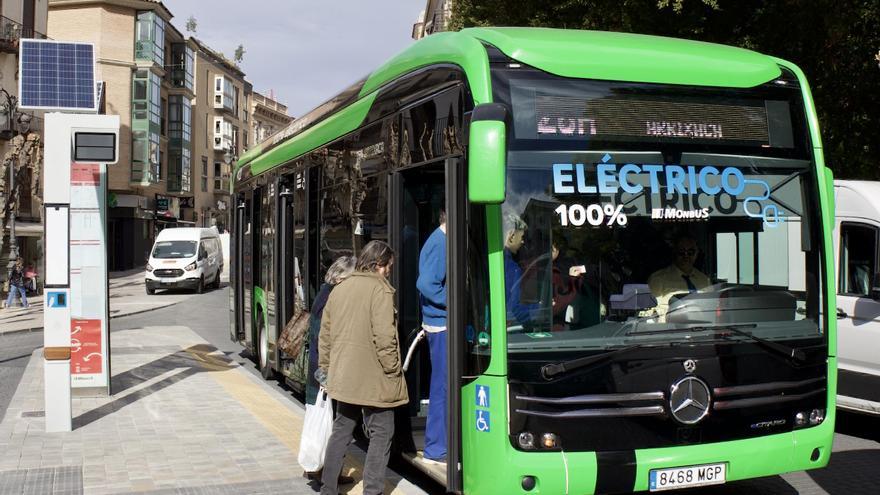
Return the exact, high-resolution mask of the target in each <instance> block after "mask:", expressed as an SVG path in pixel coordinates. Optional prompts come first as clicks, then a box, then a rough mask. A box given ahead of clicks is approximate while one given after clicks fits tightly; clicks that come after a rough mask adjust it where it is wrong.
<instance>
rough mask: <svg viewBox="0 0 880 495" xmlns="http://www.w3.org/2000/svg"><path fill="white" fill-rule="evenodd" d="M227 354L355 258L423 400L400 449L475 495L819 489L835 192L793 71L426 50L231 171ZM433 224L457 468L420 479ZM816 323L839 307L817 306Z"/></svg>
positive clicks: (566, 45) (415, 403)
mask: <svg viewBox="0 0 880 495" xmlns="http://www.w3.org/2000/svg"><path fill="white" fill-rule="evenodd" d="M232 195H233V198H234V199H233V203H232V204H234V205H235V208H232V209H231V218H230V225H231V231H232V242H231V244H232V257H231V259H232V267H231V268H232V272H231V273H232V277H231V279H232V290H231V311H232V313H231V329H230V331H231V338H232V339H233V340H235V341H237V342H241V343H242V344H243V345H245V346H246V347H247V348H248V349H250V350H251V351H252V352H253V353H254V356H256V361H257V362H258V366H259V367H260V369H261V370H262V371H263V374H264V376H266V377H269V376H272V375H276V376H277V375H283V377H284V379H285V380H287V381H288V382H289V383H290V384H291V385H293V386H294V387H297V388H301V387H302V386H303V383H304V381H305V375H306V369H307V360H308V359H307V355H308V350H307V349H306V350H304V351H303V353H302V355H299V356H288V355H286V354H285V353H283V352H281V351H280V350H279V349H278V348H277V347H276V345H275V344H276V341H277V339H278V335H279V333H280V332H281V330H282V329H283V328H284V327H285V325H286V324H287V323H288V322H289V321H290V319H291V318H294V317H295V316H296V313H297V311H298V309H297V308H299V307H302V306H303V305H304V306H305V307H308V306H310V305H311V303H312V301H313V299H314V297H315V295H316V293H317V292H318V290H319V287H320V285H321V283H322V281H323V276H324V274H325V271H326V269H327V267H328V266H329V265H330V264H331V263H332V262H333V261H334V260H335V259H336V258H337V257H339V256H342V255H349V254H356V253H358V252H359V250H360V249H361V248H362V247H363V246H364V245H365V244H366V243H367V242H369V241H370V240H373V239H380V240H383V241H386V242H388V243H390V244H391V245H392V246H393V247H394V249H395V251H396V253H397V259H396V263H395V265H394V271H393V275H392V279H393V280H392V282H393V284H394V286H395V287H396V289H397V291H396V294H395V297H396V305H397V310H398V314H397V317H398V327H399V344H400V347H401V353H402V355H405V354H407V353H408V350H409V349H412V350H413V353H412V355H411V356H412V357H411V361H410V364H409V367H408V369H407V371H406V379H407V385H408V387H409V393H410V398H411V403H410V404H409V406H408V407H403V408H401V410H400V411H398V413H399V418H398V419H399V421H398V424H397V438H396V442H395V445H396V448H397V449H398V450H400V451H401V454H402V455H403V456H404V457H405V458H407V459H410V460H411V461H412V462H413V463H414V464H415V465H417V466H419V467H420V468H421V469H423V470H425V471H426V472H429V473H430V474H432V475H433V476H434V477H435V478H436V479H437V480H438V481H440V482H441V483H444V484H445V486H446V489H447V491H449V492H455V493H469V494H479V495H485V494H496V493H497V494H512V493H545V494H563V493H571V494H584V493H608V492H631V491H640V490H652V491H655V490H657V491H659V490H666V489H672V488H682V487H688V486H700V485H709V484H716V483H725V482H732V481H736V480H743V479H746V478H754V477H759V476H768V475H773V474H777V473H783V472H788V471H798V470H805V469H814V468H820V467H823V466H825V465H826V464H827V463H828V459H829V456H830V455H831V442H832V436H833V431H834V411H835V402H834V401H835V392H836V347H835V346H836V344H835V319H834V317H833V315H834V314H835V312H834V311H833V308H835V301H834V291H833V290H830V289H831V288H833V287H834V278H833V276H834V274H833V262H832V248H831V246H832V243H831V239H830V232H831V229H832V226H833V211H834V210H833V204H832V202H833V186H832V174H831V171H830V170H829V169H828V168H826V167H825V165H824V162H823V157H822V145H821V141H820V135H819V128H818V123H817V119H816V112H815V108H814V106H813V102H812V99H811V97H810V91H809V88H808V86H807V81H806V80H805V78H804V75H803V73H802V72H801V71H800V70H799V69H798V68H797V67H796V66H795V65H793V64H791V63H789V62H786V61H784V60H780V59H777V58H773V57H770V56H766V55H762V54H758V53H755V52H751V51H748V50H743V49H739V48H734V47H728V46H720V45H715V44H708V43H700V42H695V41H686V40H679V39H668V38H660V37H652V36H642V35H633V34H622V33H601V32H590V31H571V30H552V29H527V28H498V29H492V28H475V29H465V30H462V31H460V32H454V33H439V34H434V35H431V36H428V37H427V38H425V39H422V40H420V41H418V42H416V43H413V44H412V45H411V46H410V47H409V48H407V49H406V50H405V51H403V52H402V53H401V54H399V55H398V56H396V57H395V58H393V59H391V60H390V61H388V62H387V63H386V64H385V65H383V66H381V67H380V68H379V69H377V70H376V71H375V72H373V73H372V74H370V75H369V76H368V77H366V78H365V79H363V80H361V81H359V82H357V83H356V84H354V85H353V86H351V87H349V88H347V89H346V90H344V91H342V92H341V93H339V94H338V95H337V96H336V97H334V98H332V99H330V100H328V101H327V102H325V103H323V104H321V105H320V106H318V107H317V108H316V109H315V110H313V111H312V112H311V113H308V114H307V115H305V116H303V117H302V118H299V119H296V120H295V121H294V122H293V123H292V124H290V126H289V127H288V128H286V129H284V130H282V131H280V132H279V133H278V134H276V135H275V136H273V137H271V138H270V139H268V140H267V141H264V142H263V143H260V144H258V145H257V146H255V147H254V149H252V150H250V151H248V152H247V153H246V154H245V155H243V156H242V157H241V159H240V161H239V162H238V164H237V166H236V169H235V171H234V181H233V187H232ZM441 209H445V212H446V214H447V217H448V223H447V256H448V262H447V274H446V277H447V278H446V283H447V287H448V300H447V305H448V316H449V317H448V330H447V331H448V356H447V357H448V380H449V397H448V401H447V407H448V409H447V412H448V418H449V428H448V438H447V443H448V446H447V449H448V457H447V463H446V465H445V467H444V466H442V465H441V466H439V467H438V466H433V467H432V466H428V465H427V463H423V462H420V461H419V456H420V454H419V452H420V450H421V448H422V447H423V443H424V440H423V438H424V425H425V413H426V410H428V409H430V407H431V406H430V402H429V400H428V397H429V394H428V389H429V378H430V358H429V353H428V350H427V346H426V345H425V344H415V345H414V344H413V342H414V339H415V338H416V335H417V332H418V330H419V327H420V325H421V317H420V314H419V313H420V305H419V294H418V291H417V289H416V278H417V272H418V258H419V251H420V247H421V246H422V244H423V243H424V242H425V240H426V239H427V237H428V236H429V235H430V234H431V232H432V231H433V230H434V229H436V228H437V225H438V215H439V212H440V210H441ZM829 308H831V310H829Z"/></svg>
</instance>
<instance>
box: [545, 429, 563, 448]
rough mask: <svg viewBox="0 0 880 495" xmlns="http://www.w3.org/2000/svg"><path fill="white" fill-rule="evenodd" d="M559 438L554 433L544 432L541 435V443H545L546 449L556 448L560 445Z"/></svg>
mask: <svg viewBox="0 0 880 495" xmlns="http://www.w3.org/2000/svg"><path fill="white" fill-rule="evenodd" d="M558 440H559V439H558V438H557V437H556V435H555V434H554V433H544V435H543V436H542V437H541V445H543V446H544V448H545V449H555V448H556V446H557V445H559V441H558Z"/></svg>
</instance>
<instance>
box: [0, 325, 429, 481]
mask: <svg viewBox="0 0 880 495" xmlns="http://www.w3.org/2000/svg"><path fill="white" fill-rule="evenodd" d="M111 343H112V366H113V379H112V382H111V383H112V385H113V387H112V388H113V390H112V392H113V395H112V396H111V397H105V398H74V400H73V415H74V430H73V431H72V432H69V433H51V434H49V433H45V420H44V418H43V414H44V401H43V366H42V365H43V359H42V356H41V350H37V351H35V352H34V354H33V355H32V357H31V361H30V363H29V364H28V367H27V369H26V371H25V373H24V375H23V376H22V379H21V383H20V384H19V387H18V389H17V390H16V393H15V396H14V397H13V400H12V403H11V404H10V406H9V409H8V410H7V412H6V416H5V418H4V419H3V421H2V423H0V453H2V454H0V493H3V494H7V493H10V494H23V493H57V494H78V493H85V494H96V495H97V494H111V493H131V492H147V493H161V494H172V493H173V494H183V493H186V494H201V493H205V494H207V493H254V494H257V493H287V494H312V493H315V492H314V489H313V487H311V486H310V485H308V484H306V481H305V480H304V479H303V478H302V476H301V475H302V471H301V469H300V467H299V465H298V464H297V462H296V451H297V447H298V445H299V437H300V428H301V425H302V415H303V412H302V410H301V409H300V408H299V407H298V406H297V405H295V404H294V403H293V402H291V401H290V400H288V399H286V398H284V397H281V396H280V393H279V392H277V391H275V390H273V389H272V388H271V387H270V386H269V385H268V384H266V383H265V382H263V381H261V380H260V379H259V378H257V377H255V376H253V375H251V374H250V373H248V372H246V371H245V370H244V369H242V368H241V367H239V366H238V364H237V363H235V362H234V361H232V360H230V359H228V358H227V357H226V356H224V355H223V353H221V352H219V351H217V350H216V349H215V348H214V347H212V346H210V345H208V344H207V343H206V342H205V341H204V340H203V339H202V338H201V337H199V336H198V335H196V334H195V333H194V332H192V331H191V330H190V329H189V328H187V327H184V326H161V327H159V326H157V327H147V328H138V329H133V330H119V331H114V332H113V334H112V337H111ZM357 457H358V456H355V458H354V459H353V460H352V462H351V463H350V464H349V465H348V467H347V468H346V469H347V472H349V473H350V474H352V475H354V476H355V477H356V478H357V479H359V478H360V476H359V474H360V473H359V470H358V465H359V464H358V460H357ZM392 476H393V473H391V472H390V471H389V480H390V481H389V483H391V485H389V486H387V487H386V493H394V494H401V493H422V492H421V490H418V489H416V488H415V487H413V486H412V485H411V484H409V483H408V482H407V481H405V480H401V479H400V478H397V477H392ZM360 492H361V486H360V484H359V485H356V486H354V487H352V488H350V491H349V492H348V493H352V494H356V493H360Z"/></svg>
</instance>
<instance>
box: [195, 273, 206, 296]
mask: <svg viewBox="0 0 880 495" xmlns="http://www.w3.org/2000/svg"><path fill="white" fill-rule="evenodd" d="M204 293H205V277H204V276H201V277H199V285H197V286H196V294H204Z"/></svg>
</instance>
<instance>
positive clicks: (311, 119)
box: [233, 28, 781, 177]
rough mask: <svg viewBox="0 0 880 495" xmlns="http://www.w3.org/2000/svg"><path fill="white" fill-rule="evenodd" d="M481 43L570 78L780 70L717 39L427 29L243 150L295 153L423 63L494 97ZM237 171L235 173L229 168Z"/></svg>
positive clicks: (747, 79) (718, 82)
mask: <svg viewBox="0 0 880 495" xmlns="http://www.w3.org/2000/svg"><path fill="white" fill-rule="evenodd" d="M483 43H488V44H490V45H493V46H495V47H496V48H498V49H499V50H501V52H503V53H504V54H505V55H507V56H508V57H510V58H512V59H514V60H517V61H519V62H522V63H524V64H527V65H530V66H533V67H535V68H538V69H541V70H544V71H546V72H549V73H552V74H555V75H558V76H563V77H575V78H588V79H602V80H613V81H631V82H646V83H660V84H683V85H694V86H721V87H738V88H748V87H753V86H757V85H759V84H762V83H765V82H767V81H770V80H772V79H773V78H775V77H778V76H779V75H780V73H781V71H780V68H779V65H778V60H777V59H774V58H773V57H769V56H767V55H762V54H760V53H757V52H753V51H750V50H745V49H742V48H736V47H731V46H725V45H718V44H714V43H704V42H700V41H691V40H683V39H676V38H664V37H659V36H647V35H640V34H629V33H613V32H602V31H579V30H565V29H548V28H469V29H463V30H461V31H458V32H444V33H437V34H432V35H430V36H427V37H425V38H423V39H421V40H419V41H417V42H415V43H413V44H412V45H410V46H409V47H408V48H407V49H405V50H404V51H402V52H401V53H400V54H398V55H397V56H395V57H394V58H392V59H391V60H389V61H388V62H386V63H385V64H383V65H382V66H381V67H379V68H378V69H376V70H375V71H373V73H371V74H370V75H369V76H368V77H367V78H365V79H364V80H362V81H359V82H358V83H355V84H354V85H353V86H351V87H349V88H347V89H346V90H345V91H343V92H342V93H340V95H337V96H336V97H334V98H331V99H330V100H328V101H327V102H325V103H323V104H322V105H319V106H318V107H317V108H316V109H315V110H313V111H312V112H309V113H308V114H306V115H305V116H303V117H302V118H300V119H297V120H294V121H293V122H292V123H291V124H290V125H289V126H288V127H286V128H285V129H282V130H281V131H279V132H278V133H276V134H275V135H273V136H272V137H270V138H268V139H267V140H265V141H263V142H262V143H260V144H258V145H257V146H255V147H254V148H253V149H251V150H250V151H248V152H247V153H245V154H244V155H242V157H241V159H240V160H239V162H238V163H237V164H236V167H237V168H236V170H237V169H238V168H240V167H242V166H244V165H246V164H248V163H250V164H251V170H252V173H253V174H259V173H260V172H263V171H265V170H268V169H270V168H272V167H274V166H275V165H279V164H281V163H284V162H287V161H289V160H292V159H294V158H296V157H298V156H300V155H302V154H304V153H306V152H308V151H311V150H312V149H314V148H317V147H319V146H321V145H323V144H326V143H327V142H329V141H332V140H333V139H334V138H335V137H338V136H341V135H343V134H346V133H348V132H351V131H353V130H354V129H356V128H357V127H359V126H360V125H361V124H362V123H363V119H364V118H365V117H366V115H367V112H368V111H369V109H370V106H371V105H372V102H373V100H374V99H375V97H376V95H377V92H378V90H379V89H380V88H381V87H382V86H384V85H386V84H388V83H390V82H392V81H394V80H395V79H396V78H398V77H400V76H402V75H405V74H407V73H409V72H412V71H414V70H417V69H419V68H421V67H425V66H429V65H433V64H440V63H448V64H454V65H458V66H460V67H461V68H462V69H463V70H464V72H465V74H466V77H467V80H468V84H469V85H470V90H471V94H472V95H473V97H474V100H475V103H477V104H480V103H487V102H491V101H492V94H491V87H490V78H489V62H488V59H487V56H486V52H485V49H484V48H483ZM233 177H237V174H233Z"/></svg>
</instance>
